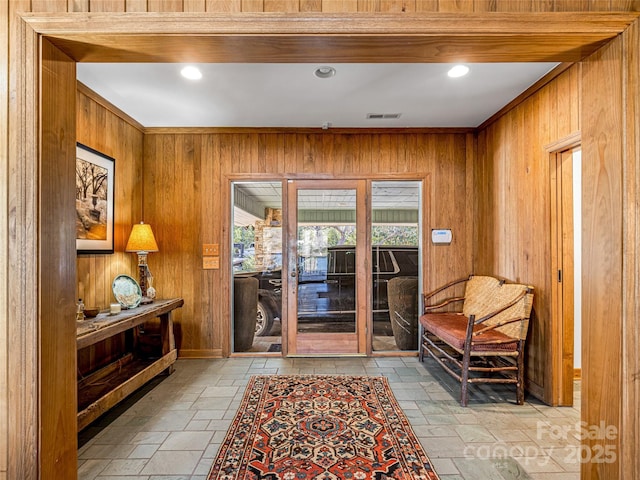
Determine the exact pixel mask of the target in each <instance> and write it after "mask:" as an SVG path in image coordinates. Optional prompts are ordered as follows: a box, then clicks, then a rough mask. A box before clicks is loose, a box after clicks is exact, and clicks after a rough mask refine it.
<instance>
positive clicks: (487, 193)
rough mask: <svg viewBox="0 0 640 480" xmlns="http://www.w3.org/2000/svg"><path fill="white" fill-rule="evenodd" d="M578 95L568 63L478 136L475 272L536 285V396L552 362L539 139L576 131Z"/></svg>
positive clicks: (545, 157)
mask: <svg viewBox="0 0 640 480" xmlns="http://www.w3.org/2000/svg"><path fill="white" fill-rule="evenodd" d="M579 94H580V66H579V65H574V66H573V67H571V68H570V69H569V70H567V71H566V72H564V73H563V74H562V75H561V76H559V77H558V78H557V79H555V80H554V81H553V82H552V83H550V84H548V85H547V86H545V87H544V88H543V89H541V90H540V91H539V92H537V93H536V94H535V95H533V96H532V97H530V98H528V99H527V100H526V101H525V102H523V103H522V104H520V105H519V106H518V107H516V108H515V109H513V110H511V111H509V112H507V113H506V114H505V115H503V116H502V117H501V118H499V119H498V120H497V121H495V122H494V123H492V124H491V125H489V126H488V127H487V128H485V129H484V130H482V131H481V132H479V134H478V161H477V169H476V195H477V197H476V198H477V211H476V218H477V232H476V238H475V240H474V242H473V245H474V258H475V262H474V271H476V272H478V273H482V272H485V273H490V274H494V275H499V276H502V277H505V278H507V279H510V280H513V281H518V282H524V283H529V284H531V285H533V286H534V287H535V296H534V321H533V322H531V324H530V325H531V327H530V329H531V332H530V341H529V342H528V353H527V359H528V362H527V370H528V371H527V378H528V381H529V382H530V383H531V384H532V385H530V387H532V388H533V389H534V391H535V393H536V394H537V396H544V393H543V392H544V391H545V388H544V387H545V385H546V381H547V380H546V379H548V378H551V368H552V364H551V351H550V348H549V347H550V344H549V342H550V339H549V335H550V333H551V326H550V325H549V320H550V317H551V310H550V308H551V281H552V273H551V243H550V241H551V238H550V209H551V206H550V192H551V187H550V184H549V181H550V180H549V154H548V152H547V151H546V150H545V145H548V144H550V143H552V142H556V141H558V140H560V139H562V138H565V137H568V136H569V135H570V134H572V133H575V132H577V131H579V130H580V108H579V99H580V96H579ZM546 390H547V394H546V397H548V396H549V393H550V392H549V391H548V388H547V389H546ZM545 400H546V401H547V402H550V401H551V398H545Z"/></svg>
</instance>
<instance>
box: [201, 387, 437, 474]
mask: <svg viewBox="0 0 640 480" xmlns="http://www.w3.org/2000/svg"><path fill="white" fill-rule="evenodd" d="M208 478H209V480H231V479H243V480H248V479H269V480H308V479H327V480H329V479H331V480H342V479H354V480H369V479H375V480H382V479H407V480H409V479H412V480H418V479H420V480H437V479H438V475H437V474H436V473H435V471H434V470H433V467H432V466H431V462H430V460H429V458H428V457H427V455H426V454H425V452H424V450H423V449H422V446H421V445H420V443H419V442H418V439H417V438H416V436H415V434H414V433H413V430H412V429H411V426H410V425H409V422H408V420H407V418H406V417H405V415H404V413H403V412H402V410H401V409H400V406H399V405H398V402H397V401H396V399H395V397H394V396H393V393H392V392H391V389H390V387H389V384H388V382H387V379H386V378H385V377H369V376H344V375H254V376H252V377H251V379H250V380H249V384H248V386H247V390H246V392H245V394H244V397H243V399H242V403H241V405H240V407H239V409H238V412H237V413H236V416H235V418H234V420H233V423H232V424H231V426H230V427H229V431H228V432H227V435H226V438H225V440H224V442H223V443H222V445H221V446H220V450H219V451H218V456H217V457H216V460H215V462H214V464H213V466H212V467H211V471H210V473H209V477H208Z"/></svg>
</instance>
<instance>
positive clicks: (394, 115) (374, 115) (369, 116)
mask: <svg viewBox="0 0 640 480" xmlns="http://www.w3.org/2000/svg"><path fill="white" fill-rule="evenodd" d="M400 115H402V114H401V113H367V119H369V120H382V119H394V118H400Z"/></svg>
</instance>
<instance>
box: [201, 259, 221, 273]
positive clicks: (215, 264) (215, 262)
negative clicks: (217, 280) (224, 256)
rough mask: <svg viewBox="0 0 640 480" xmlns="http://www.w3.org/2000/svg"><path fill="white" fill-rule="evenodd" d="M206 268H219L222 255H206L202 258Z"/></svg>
mask: <svg viewBox="0 0 640 480" xmlns="http://www.w3.org/2000/svg"><path fill="white" fill-rule="evenodd" d="M202 268H203V269H204V270H218V269H219V268H220V257H204V258H203V259H202Z"/></svg>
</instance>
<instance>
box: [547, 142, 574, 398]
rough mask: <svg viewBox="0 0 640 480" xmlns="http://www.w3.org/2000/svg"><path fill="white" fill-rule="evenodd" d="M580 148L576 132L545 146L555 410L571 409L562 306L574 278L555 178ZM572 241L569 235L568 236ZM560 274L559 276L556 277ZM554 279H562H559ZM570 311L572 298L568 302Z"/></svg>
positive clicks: (569, 335)
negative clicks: (569, 154) (564, 159)
mask: <svg viewBox="0 0 640 480" xmlns="http://www.w3.org/2000/svg"><path fill="white" fill-rule="evenodd" d="M580 145H581V137H580V132H576V133H573V134H571V135H569V136H567V137H565V138H563V139H561V140H559V141H557V142H554V143H552V144H550V145H547V146H545V150H546V151H547V154H548V156H549V188H550V192H551V195H550V207H551V208H550V210H551V212H550V219H551V231H550V246H551V264H550V269H551V276H552V279H551V286H552V291H551V308H550V311H551V319H550V325H551V327H550V334H551V339H550V343H551V348H550V357H551V358H550V360H551V361H550V362H549V366H548V370H547V371H548V372H549V378H551V379H552V381H551V394H550V399H551V401H550V403H551V405H555V406H572V405H573V380H574V370H573V356H574V348H573V342H574V318H573V314H572V313H570V314H567V313H566V310H567V308H569V306H568V305H565V303H566V302H565V300H566V291H570V292H571V294H572V295H573V291H574V278H573V267H571V272H569V271H567V268H566V265H567V264H569V263H571V264H573V256H574V255H573V249H572V250H571V252H567V251H566V249H564V248H563V243H564V242H563V239H562V238H563V234H567V232H566V231H565V229H564V227H563V226H562V225H559V223H560V222H561V221H562V218H563V215H562V213H559V211H560V210H561V209H562V205H563V203H564V202H563V200H564V199H566V193H565V192H562V191H561V190H560V188H559V186H560V184H561V183H562V179H561V178H559V177H558V169H559V164H560V163H561V161H562V154H564V153H566V152H567V151H569V150H573V149H576V148H579V147H580ZM571 238H572V240H573V231H572V232H571ZM559 272H562V273H559ZM558 275H562V277H561V278H559V277H558ZM569 300H570V302H569V303H571V307H572V306H573V298H571V299H569Z"/></svg>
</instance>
